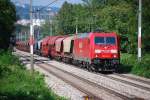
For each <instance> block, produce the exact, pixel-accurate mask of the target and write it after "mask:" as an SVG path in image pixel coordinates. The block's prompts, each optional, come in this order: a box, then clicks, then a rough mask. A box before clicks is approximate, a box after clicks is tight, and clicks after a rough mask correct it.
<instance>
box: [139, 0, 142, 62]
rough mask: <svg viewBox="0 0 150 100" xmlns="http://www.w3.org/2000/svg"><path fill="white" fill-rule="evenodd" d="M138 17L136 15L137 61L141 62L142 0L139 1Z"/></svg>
mask: <svg viewBox="0 0 150 100" xmlns="http://www.w3.org/2000/svg"><path fill="white" fill-rule="evenodd" d="M138 12H139V15H138V61H139V62H140V61H141V51H142V50H141V40H142V39H141V37H142V36H141V30H142V27H141V23H142V0H139V11H138Z"/></svg>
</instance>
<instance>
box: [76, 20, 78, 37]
mask: <svg viewBox="0 0 150 100" xmlns="http://www.w3.org/2000/svg"><path fill="white" fill-rule="evenodd" d="M76 34H78V18H77V17H76Z"/></svg>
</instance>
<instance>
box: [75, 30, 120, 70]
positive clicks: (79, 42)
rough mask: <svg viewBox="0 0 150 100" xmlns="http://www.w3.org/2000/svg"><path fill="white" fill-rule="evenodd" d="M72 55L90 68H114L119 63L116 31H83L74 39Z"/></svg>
mask: <svg viewBox="0 0 150 100" xmlns="http://www.w3.org/2000/svg"><path fill="white" fill-rule="evenodd" d="M74 57H75V59H76V60H78V61H79V62H81V63H82V64H83V65H84V66H85V65H86V66H87V65H88V68H89V69H92V70H96V71H97V70H98V71H99V70H102V71H108V70H111V71H112V70H115V69H117V66H118V65H119V63H120V46H119V37H118V35H117V34H116V33H96V32H95V33H86V34H85V33H83V34H81V35H79V36H77V38H76V39H75V42H74Z"/></svg>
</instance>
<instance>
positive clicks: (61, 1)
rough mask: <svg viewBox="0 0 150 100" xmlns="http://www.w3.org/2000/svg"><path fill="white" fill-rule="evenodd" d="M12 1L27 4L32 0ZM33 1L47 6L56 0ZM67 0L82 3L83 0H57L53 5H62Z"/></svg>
mask: <svg viewBox="0 0 150 100" xmlns="http://www.w3.org/2000/svg"><path fill="white" fill-rule="evenodd" d="M11 1H13V2H19V3H22V4H25V3H29V1H30V0H11ZM32 1H33V5H42V6H46V5H47V4H49V3H51V2H53V1H54V0H32ZM65 1H67V2H69V3H73V4H75V3H76V4H78V3H82V0H58V1H57V2H55V3H53V4H52V5H51V6H55V7H61V6H62V4H63V3H64V2H65Z"/></svg>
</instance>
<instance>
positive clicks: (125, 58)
mask: <svg viewBox="0 0 150 100" xmlns="http://www.w3.org/2000/svg"><path fill="white" fill-rule="evenodd" d="M121 65H122V66H121V70H120V71H121V72H124V73H132V74H135V75H139V76H143V77H146V78H150V54H145V55H143V57H142V60H141V62H138V60H137V55H134V54H127V53H123V54H121Z"/></svg>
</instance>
